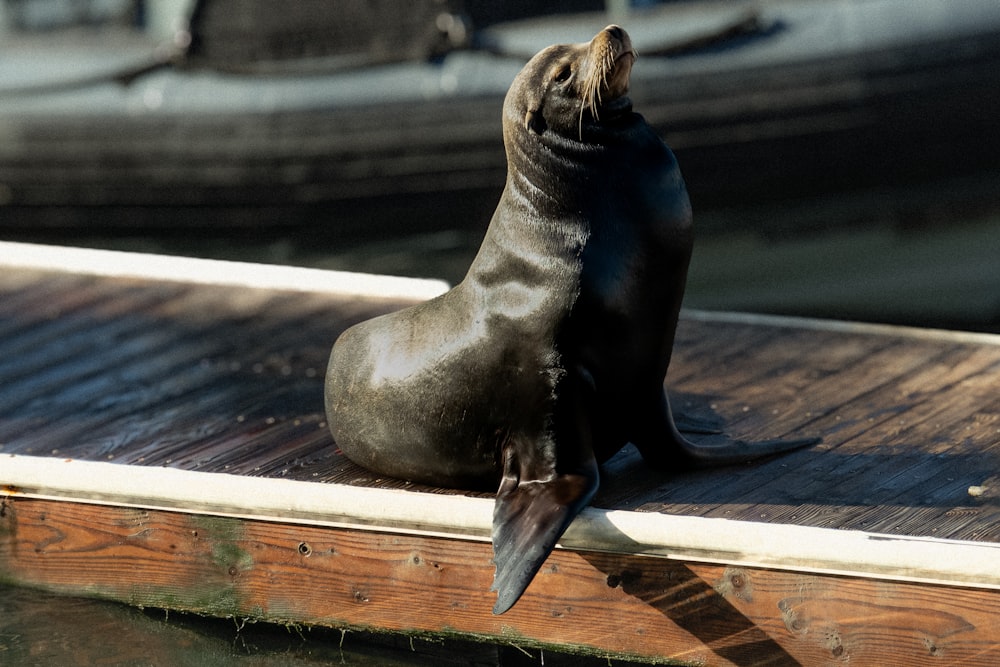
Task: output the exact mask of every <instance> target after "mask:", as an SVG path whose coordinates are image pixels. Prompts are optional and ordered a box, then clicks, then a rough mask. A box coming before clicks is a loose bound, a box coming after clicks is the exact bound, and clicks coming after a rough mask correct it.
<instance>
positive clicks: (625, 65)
mask: <svg viewBox="0 0 1000 667" xmlns="http://www.w3.org/2000/svg"><path fill="white" fill-rule="evenodd" d="M589 51H590V52H589V54H588V61H589V67H588V68H587V72H586V74H585V75H584V76H583V81H582V87H583V93H584V94H583V100H582V101H583V103H584V104H585V105H586V106H587V107H589V108H590V111H591V114H593V116H594V117H595V118H598V117H600V110H601V109H602V108H604V107H608V106H611V105H612V103H613V102H615V101H616V100H618V99H620V98H622V97H624V96H625V94H626V93H628V87H629V78H630V77H631V74H632V64H633V63H634V62H635V59H636V57H637V56H636V52H635V49H634V48H633V47H632V38H631V37H629V35H628V33H627V32H625V29H624V28H622V27H621V26H617V25H614V24H612V25H609V26H608V27H606V28H604V29H603V30H601V31H600V32H599V33H597V34H596V35H594V38H593V39H592V40H591V41H590V49H589Z"/></svg>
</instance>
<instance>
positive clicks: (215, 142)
mask: <svg viewBox="0 0 1000 667" xmlns="http://www.w3.org/2000/svg"><path fill="white" fill-rule="evenodd" d="M612 21H614V22H617V23H620V24H622V25H623V26H624V27H625V28H626V29H627V30H629V32H630V33H631V35H632V37H633V41H634V43H635V46H636V48H637V50H638V52H639V54H640V58H639V60H638V62H637V64H636V66H635V68H634V70H633V79H632V98H633V101H634V103H635V108H636V110H638V111H639V112H640V113H642V114H643V115H645V116H646V118H647V120H648V121H649V122H650V123H651V124H652V125H653V126H654V127H655V128H656V129H657V130H658V131H659V132H660V133H661V134H662V136H663V137H664V138H665V140H666V141H667V142H668V144H670V146H671V147H672V148H673V149H674V151H675V153H676V154H677V156H678V159H679V161H680V164H681V168H682V170H683V172H684V175H685V178H686V180H687V183H688V188H689V191H690V194H691V198H692V202H693V205H694V209H695V222H696V227H697V234H698V237H697V244H696V249H695V257H694V260H693V266H692V270H691V276H690V281H689V287H688V293H687V298H686V302H685V305H686V306H687V307H691V308H706V309H727V310H745V311H756V312H770V313H785V314H798V315H814V316H821V317H834V318H847V319H858V320H872V321H881V322H893V323H904V324H915V325H925V326H938V327H948V328H964V329H975V330H986V331H998V330H1000V266H998V259H997V258H1000V217H998V211H1000V206H998V204H1000V180H998V176H1000V150H998V149H1000V132H998V131H997V129H996V120H995V119H996V118H998V117H1000V85H998V84H1000V38H998V37H1000V3H997V2H996V1H995V0H949V1H948V2H941V1H940V0H756V1H750V0H748V1H741V0H673V1H666V2H660V3H656V2H650V1H648V0H636V1H634V2H629V1H628V0H607V1H605V0H547V1H542V2H529V1H528V0H512V1H509V2H492V1H489V0H382V1H380V2H368V1H366V0H298V1H297V2H294V3H284V4H283V5H282V6H281V8H280V10H279V9H277V8H276V7H275V5H274V4H273V3H272V2H269V1H267V0H204V1H201V0H0V238H5V239H6V240H22V241H35V242H42V243H59V244H68V245H81V246H93V247H108V248H120V249H128V250H140V251H154V252H163V253H170V254H186V255H196V256H206V257H219V258H232V259H244V260H251V261H261V262H276V263H289V264H299V265H306V266H317V267H327V268H341V269H352V270H362V271H371V272H380V273H392V274H402V275H418V276H434V277H443V278H445V279H447V280H449V281H451V282H453V283H454V282H457V281H458V280H460V279H461V277H462V276H463V275H464V272H465V269H466V267H467V266H468V263H469V261H470V260H471V258H472V257H473V255H474V253H475V250H476V248H477V247H478V244H479V241H480V239H481V238H482V235H483V233H484V231H485V228H486V225H487V223H488V222H489V219H490V216H491V215H492V212H493V208H494V206H495V204H496V202H497V200H498V198H499V195H500V191H501V189H502V187H503V182H504V176H505V159H504V154H503V148H502V140H501V134H500V128H501V123H500V108H501V103H502V99H503V96H504V94H505V92H506V89H507V87H508V85H509V83H510V81H511V80H512V79H513V77H514V75H515V74H516V73H517V71H518V70H519V69H520V68H521V66H522V65H523V64H524V62H525V61H526V59H527V58H528V57H530V55H532V54H533V53H535V52H536V51H538V50H539V49H541V48H543V47H544V46H546V45H548V44H551V43H556V42H563V41H584V40H587V39H589V38H590V37H591V36H592V35H593V34H594V33H595V32H596V31H597V30H599V29H600V28H601V27H603V26H604V25H605V24H607V23H608V22H612Z"/></svg>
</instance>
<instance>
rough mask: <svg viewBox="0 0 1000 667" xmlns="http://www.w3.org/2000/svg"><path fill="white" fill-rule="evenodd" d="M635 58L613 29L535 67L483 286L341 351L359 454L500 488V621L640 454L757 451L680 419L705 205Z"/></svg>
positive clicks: (341, 343) (361, 328)
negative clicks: (694, 222)
mask: <svg viewBox="0 0 1000 667" xmlns="http://www.w3.org/2000/svg"><path fill="white" fill-rule="evenodd" d="M633 59H634V53H633V52H632V48H631V42H630V41H629V39H628V35H627V34H625V33H624V31H622V30H621V29H620V28H617V27H615V26H609V27H608V28H606V29H605V30H604V31H602V32H601V33H599V34H598V35H597V36H596V37H595V38H594V40H593V41H592V42H591V43H589V44H584V45H573V46H557V47H550V48H549V49H546V50H545V51H543V52H542V53H540V54H539V55H538V56H536V57H535V58H533V59H532V61H531V62H529V63H528V65H527V66H526V67H525V68H524V70H522V72H521V74H520V75H518V78H517V79H516V80H515V82H514V84H513V85H512V87H511V90H510V92H509V93H508V96H507V99H506V101H505V104H504V140H505V146H506V148H507V159H508V176H507V185H506V187H505V189H504V192H503V195H502V197H501V199H500V203H499V205H498V206H497V209H496V212H495V213H494V216H493V219H492V221H491V223H490V227H489V230H488V231H487V234H486V237H485V239H484V241H483V244H482V246H481V248H480V250H479V253H478V255H477V256H476V258H475V260H474V261H473V263H472V265H471V267H470V269H469V272H468V275H467V276H466V277H465V279H464V280H463V281H462V282H461V283H460V284H458V285H457V286H456V287H454V288H453V289H452V290H450V291H449V292H447V293H446V294H444V295H442V296H440V297H438V298H436V299H433V300H431V301H428V302H426V303H423V304H420V305H417V306H414V307H412V308H408V309H406V310H402V311H398V312H394V313H390V314H388V315H384V316H381V317H378V318H375V319H373V320H369V321H367V322H363V323H361V324H359V325H356V326H354V327H352V328H351V329H349V330H348V331H346V332H345V333H344V334H343V335H342V336H341V337H340V339H338V341H337V342H336V344H335V345H334V348H333V353H332V355H331V360H330V367H329V371H328V374H327V385H326V386H327V412H328V416H329V421H330V426H331V429H332V432H333V434H334V438H335V440H336V442H337V444H338V446H339V447H340V448H341V449H342V450H343V452H344V453H345V454H346V455H347V456H348V457H349V458H350V459H352V460H353V461H355V462H356V463H358V464H360V465H363V466H365V467H368V468H370V469H372V470H375V471H378V472H379V473H381V474H385V475H389V476H395V477H400V478H404V479H409V480H412V481H415V482H423V483H428V484H435V485H445V486H456V487H483V486H492V485H495V484H496V483H497V481H498V480H499V481H500V489H499V492H498V494H497V505H496V510H495V514H494V535H493V541H494V551H495V561H496V563H497V575H496V580H495V585H494V588H495V589H497V590H498V591H499V599H498V601H497V605H496V607H495V611H496V612H497V613H500V612H502V611H505V610H506V609H507V608H509V607H510V606H511V605H513V603H514V602H515V601H516V600H517V598H518V597H519V596H520V594H521V592H522V591H523V590H524V588H525V587H526V586H527V585H528V583H529V582H530V580H531V578H532V577H533V576H534V574H535V572H536V571H537V570H538V568H539V567H540V566H541V564H542V562H543V561H544V559H545V557H546V556H547V555H548V553H549V552H550V551H551V550H552V548H553V546H554V544H555V542H556V540H557V539H558V537H559V536H560V535H561V534H562V532H563V531H564V530H565V528H566V527H567V526H568V525H569V522H570V521H571V520H572V519H573V517H574V516H576V514H577V513H578V512H579V511H580V509H582V508H583V506H584V505H586V504H587V502H589V500H590V499H591V497H592V496H593V494H594V492H595V491H596V489H597V485H598V470H597V464H598V463H599V462H601V461H603V460H605V459H607V458H608V457H610V456H612V455H613V454H614V453H615V452H617V451H618V450H619V449H621V447H623V446H624V445H625V444H626V443H628V442H633V443H635V444H636V445H637V446H638V447H639V449H640V451H641V452H642V454H643V456H644V457H645V458H646V460H647V461H650V462H651V463H653V464H656V465H659V466H670V465H671V464H676V465H685V464H687V463H691V462H693V461H698V460H701V459H703V458H704V459H708V460H712V459H719V460H724V461H728V460H734V459H739V458H750V457H751V456H753V454H750V453H749V451H750V450H748V449H747V448H746V447H745V446H744V443H730V444H729V445H728V446H725V447H721V448H718V449H717V450H716V451H711V450H709V451H704V450H703V449H702V448H697V447H694V446H693V445H691V444H690V443H688V442H687V441H686V440H685V439H684V438H683V437H682V436H681V435H680V434H679V433H678V431H677V429H676V427H675V426H674V422H673V419H672V417H671V415H670V408H669V405H668V403H667V398H666V394H665V392H664V388H663V381H664V377H665V375H666V371H667V367H668V365H669V363H670V355H671V349H672V346H673V338H674V331H675V329H676V326H677V318H678V313H679V310H680V306H681V300H682V297H683V293H684V284H685V279H686V274H687V267H688V262H689V260H690V256H691V248H692V231H691V209H690V205H689V202H688V197H687V193H686V191H685V188H684V183H683V180H682V178H681V175H680V171H679V169H678V166H677V163H676V160H675V159H674V156H673V154H672V153H671V152H670V150H669V149H668V148H667V147H666V145H665V144H664V143H663V142H662V140H661V139H660V138H659V137H658V136H657V135H656V133H655V132H654V131H653V130H652V129H651V128H650V127H649V126H648V125H647V124H646V122H645V121H644V120H643V118H642V117H641V116H640V115H638V114H636V113H634V112H633V111H632V109H631V103H630V102H629V100H628V98H627V97H625V91H626V90H627V85H628V75H629V71H630V69H631V64H632V60H633ZM601 100H603V103H602V102H601ZM800 444H801V443H800ZM786 448H787V446H785V445H782V446H781V447H780V449H786ZM778 450H779V448H778V447H777V446H772V447H770V448H767V447H765V449H764V451H761V452H759V453H770V452H772V451H778Z"/></svg>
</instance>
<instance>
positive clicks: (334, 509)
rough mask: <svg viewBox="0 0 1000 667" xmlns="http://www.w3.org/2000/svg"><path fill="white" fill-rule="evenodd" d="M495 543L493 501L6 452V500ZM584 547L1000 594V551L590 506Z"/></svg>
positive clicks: (582, 530)
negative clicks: (491, 539) (49, 501)
mask: <svg viewBox="0 0 1000 667" xmlns="http://www.w3.org/2000/svg"><path fill="white" fill-rule="evenodd" d="M2 496H10V497H13V498H17V497H32V498H47V499H55V500H61V501H71V502H84V503H97V504H104V505H114V506H124V507H141V508H147V509H162V510H170V511H179V512H184V513H190V514H210V515H216V516H231V517H239V518H245V519H252V520H260V521H272V522H281V523H294V524H308V525H320V526H338V527H348V528H355V529H360V530H377V531H384V532H397V533H406V534H418V535H433V536H446V537H451V538H454V539H465V540H477V541H488V540H489V536H490V532H491V522H492V514H493V501H492V500H491V499H489V498H470V497H466V496H462V495H446V494H429V493H417V492H413V491H404V490H386V489H371V488H364V487H353V486H347V485H342V484H321V483H312V482H299V481H292V480H285V479H272V478H260V477H242V476H237V475H226V474H219V473H204V472H192V471H186V470H179V469H174V468H154V467H144V466H126V465H119V464H112V463H102V462H90V461H74V460H68V459H57V458H45V457H33V456H20V455H12V454H3V455H0V497H2ZM560 545H561V547H563V548H567V549H574V550H588V551H605V552H612V553H624V554H637V555H644V556H652V557H661V558H670V559H675V560H684V561H694V562H707V563H721V564H727V565H732V566H742V567H763V568H770V569H777V570H789V571H795V572H807V573H826V574H838V575H844V576H854V577H864V578H875V579H886V580H895V581H913V582H922V583H933V584H941V585H953V586H965V587H974V588H986V589H997V590H1000V544H995V543H986V542H970V541H960V540H942V539H936V538H923V537H908V536H897V535H879V534H874V533H865V532H861V531H844V530H833V529H827V528H813V527H806V526H794V525H787V524H767V523H752V522H744V521H730V520H726V519H707V518H702V517H689V516H672V515H667V514H658V513H655V512H630V511H621V510H614V511H611V510H602V509H597V508H587V509H585V510H584V511H583V513H582V514H581V515H580V516H579V517H578V518H577V519H576V521H574V522H573V525H572V526H570V528H569V530H567V531H566V534H565V535H564V537H563V539H562V540H561V542H560Z"/></svg>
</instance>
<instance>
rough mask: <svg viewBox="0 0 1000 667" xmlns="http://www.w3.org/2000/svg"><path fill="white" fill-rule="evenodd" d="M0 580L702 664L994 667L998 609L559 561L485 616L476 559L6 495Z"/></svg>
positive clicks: (717, 572) (957, 594) (889, 585)
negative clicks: (509, 603) (503, 610)
mask: <svg viewBox="0 0 1000 667" xmlns="http://www.w3.org/2000/svg"><path fill="white" fill-rule="evenodd" d="M0 507H2V509H0V580H3V581H6V582H13V583H18V584H22V585H29V586H36V587H40V588H44V589H47V590H52V591H59V592H63V593H70V594H74V595H86V596H93V597H100V598H105V599H114V600H121V601H124V602H127V603H129V604H133V605H140V606H154V607H161V608H166V609H180V610H185V611H190V612H196V613H202V614H209V615H216V616H231V617H253V618H255V619H265V620H269V621H273V622H279V623H280V622H287V623H301V624H316V625H324V626H331V627H352V628H364V629H381V630H387V631H399V632H406V633H419V634H423V633H428V634H434V635H444V636H452V637H458V636H460V637H465V638H478V639H488V640H493V641H500V642H510V643H514V644H518V645H522V646H541V647H553V648H554V647H558V648H559V649H560V650H564V651H565V650H570V651H578V652H585V653H591V654H603V655H608V656H618V657H623V658H642V659H646V660H676V661H683V662H692V663H700V664H720V665H722V664H762V663H769V664H773V663H777V664H825V663H836V662H840V661H848V660H849V661H851V663H852V664H879V663H881V661H882V660H883V659H885V658H886V657H888V656H892V658H893V660H894V661H898V664H910V665H920V664H939V663H940V662H941V660H942V659H945V660H946V661H947V662H949V663H951V664H966V665H992V664H996V661H997V660H998V659H1000V593H998V592H997V591H995V590H983V589H973V588H962V587H944V586H931V585H920V584H916V583H906V582H891V581H879V580H876V579H859V578H851V577H844V576H832V575H823V574H805V573H796V572H787V571H780V570H771V569H765V568H746V567H733V566H726V565H722V564H704V563H692V562H684V561H678V560H672V559H666V558H649V557H643V556H637V555H632V554H609V553H599V552H588V551H571V550H557V551H556V552H554V553H553V555H552V557H551V558H550V559H549V561H548V562H547V563H546V565H545V566H544V567H543V570H542V571H541V572H540V573H539V576H538V577H537V578H536V579H535V581H534V582H533V583H532V585H531V586H530V587H529V589H528V592H527V594H526V595H525V597H524V598H523V599H522V600H521V602H519V603H518V605H517V606H516V607H515V608H514V609H513V610H512V611H511V612H509V613H508V614H505V615H503V616H500V617H496V616H493V615H492V614H491V613H490V609H491V607H492V603H493V600H492V595H491V594H490V593H488V590H487V589H488V587H489V582H490V579H491V577H492V571H493V567H492V564H491V561H490V556H491V550H490V546H489V544H487V543H485V542H477V541H468V540H458V539H453V538H447V537H434V536H424V535H408V534H398V533H391V532H381V531H372V530H355V529H349V528H334V527H324V526H310V525H295V524H287V523H276V522H271V521H258V520H248V519H240V518H235V517H215V516H208V515H191V514H184V513H181V512H173V511H167V510H149V509H141V508H130V507H115V506H104V505H93V504H85V503H75V502H65V501H56V500H47V499H38V498H28V497H22V496H18V495H16V494H15V495H8V496H6V497H5V498H4V499H3V500H2V506H0Z"/></svg>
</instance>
